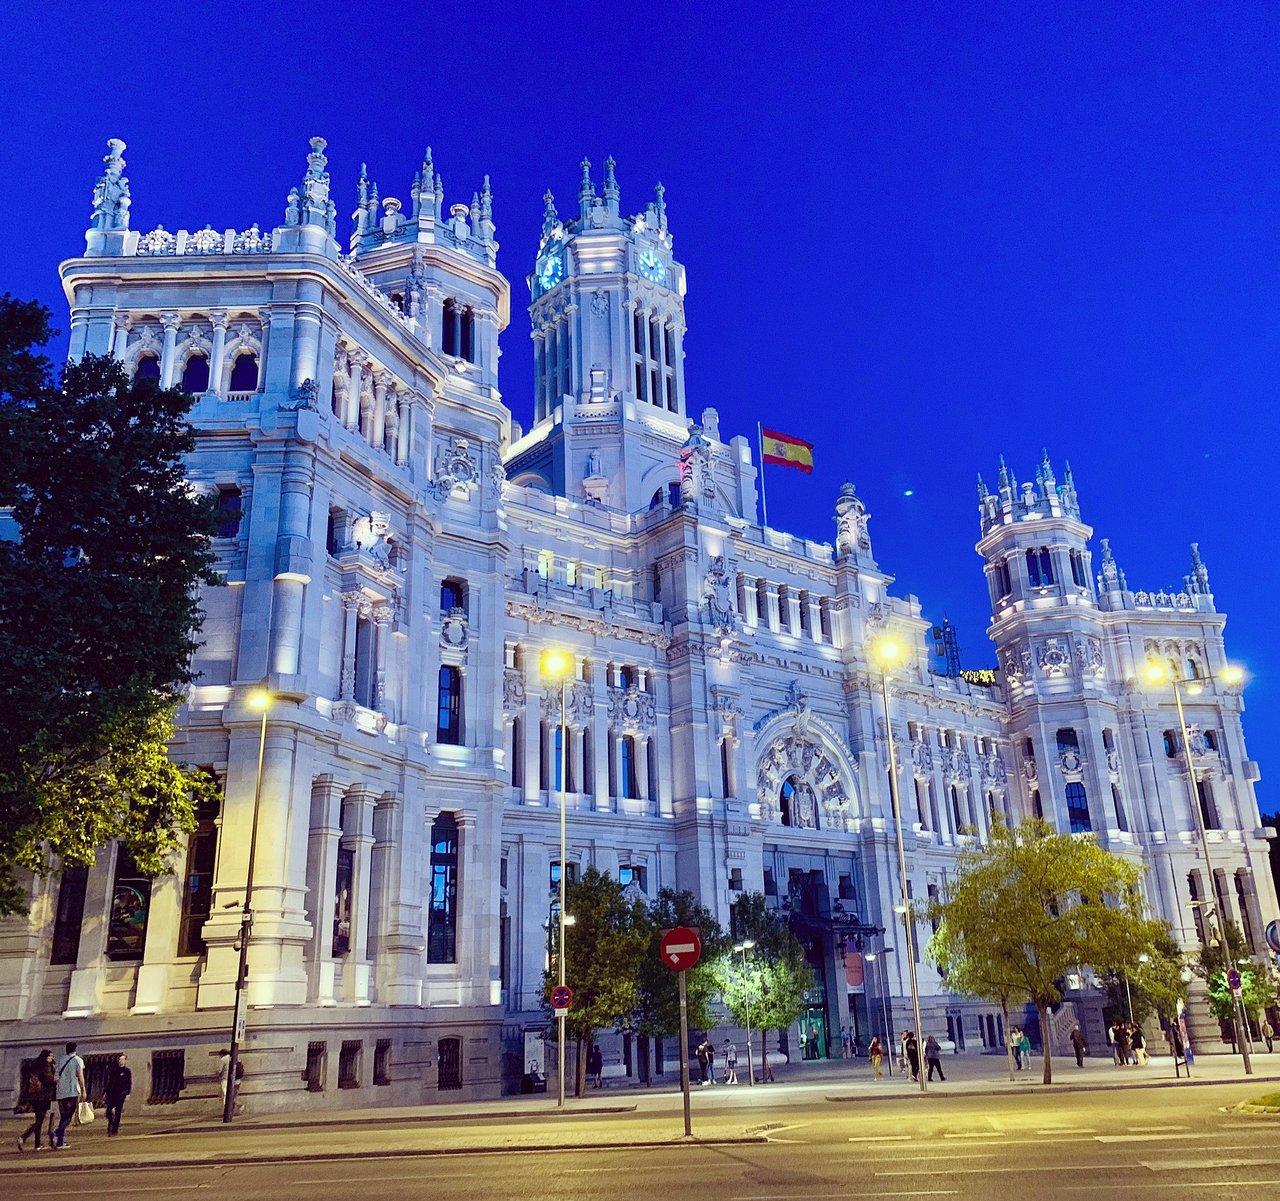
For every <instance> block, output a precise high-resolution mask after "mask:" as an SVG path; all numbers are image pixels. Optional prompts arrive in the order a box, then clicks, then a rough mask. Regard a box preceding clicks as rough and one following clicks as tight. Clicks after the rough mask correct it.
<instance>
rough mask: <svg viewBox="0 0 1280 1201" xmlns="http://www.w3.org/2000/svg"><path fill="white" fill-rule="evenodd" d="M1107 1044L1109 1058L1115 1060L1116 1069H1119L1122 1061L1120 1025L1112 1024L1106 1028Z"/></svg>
mask: <svg viewBox="0 0 1280 1201" xmlns="http://www.w3.org/2000/svg"><path fill="white" fill-rule="evenodd" d="M1107 1044H1108V1045H1109V1046H1110V1047H1111V1058H1112V1059H1113V1060H1115V1065H1116V1067H1119V1066H1120V1065H1121V1064H1122V1063H1124V1060H1123V1059H1122V1058H1121V1057H1120V1023H1119V1022H1112V1023H1111V1025H1110V1026H1108V1027H1107Z"/></svg>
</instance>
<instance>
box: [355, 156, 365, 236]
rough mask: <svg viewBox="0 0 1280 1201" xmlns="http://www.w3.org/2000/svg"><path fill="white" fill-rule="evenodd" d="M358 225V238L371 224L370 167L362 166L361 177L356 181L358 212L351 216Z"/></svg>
mask: <svg viewBox="0 0 1280 1201" xmlns="http://www.w3.org/2000/svg"><path fill="white" fill-rule="evenodd" d="M351 219H352V220H353V221H354V222H355V223H356V237H357V238H358V237H360V236H361V235H362V234H364V233H365V231H366V230H367V228H368V224H369V165H368V164H367V163H361V164H360V175H359V177H358V178H357V179H356V211H355V212H354V213H352V214H351Z"/></svg>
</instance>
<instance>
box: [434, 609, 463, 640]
mask: <svg viewBox="0 0 1280 1201" xmlns="http://www.w3.org/2000/svg"><path fill="white" fill-rule="evenodd" d="M469 636H470V632H469V630H468V628H467V611H466V610H465V609H450V610H449V612H448V613H446V614H445V615H444V617H442V618H441V619H440V645H441V646H443V647H452V648H453V649H454V650H465V649H466V646H467V640H468V638H469Z"/></svg>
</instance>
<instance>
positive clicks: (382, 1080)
mask: <svg viewBox="0 0 1280 1201" xmlns="http://www.w3.org/2000/svg"><path fill="white" fill-rule="evenodd" d="M373 1083H374V1084H375V1085H383V1084H390V1083H391V1040H390V1039H389V1038H380V1039H378V1041H377V1042H376V1043H375V1044H374V1047H373Z"/></svg>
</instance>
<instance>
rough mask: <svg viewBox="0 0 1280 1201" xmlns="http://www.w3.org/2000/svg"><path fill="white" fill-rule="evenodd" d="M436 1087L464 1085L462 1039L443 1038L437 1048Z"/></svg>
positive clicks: (443, 1088) (450, 1087)
mask: <svg viewBox="0 0 1280 1201" xmlns="http://www.w3.org/2000/svg"><path fill="white" fill-rule="evenodd" d="M436 1087H437V1088H438V1089H440V1090H441V1091H443V1090H445V1089H455V1088H461V1087H462V1039H460V1038H442V1039H441V1040H440V1044H439V1047H438V1048H437V1050H436Z"/></svg>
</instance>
